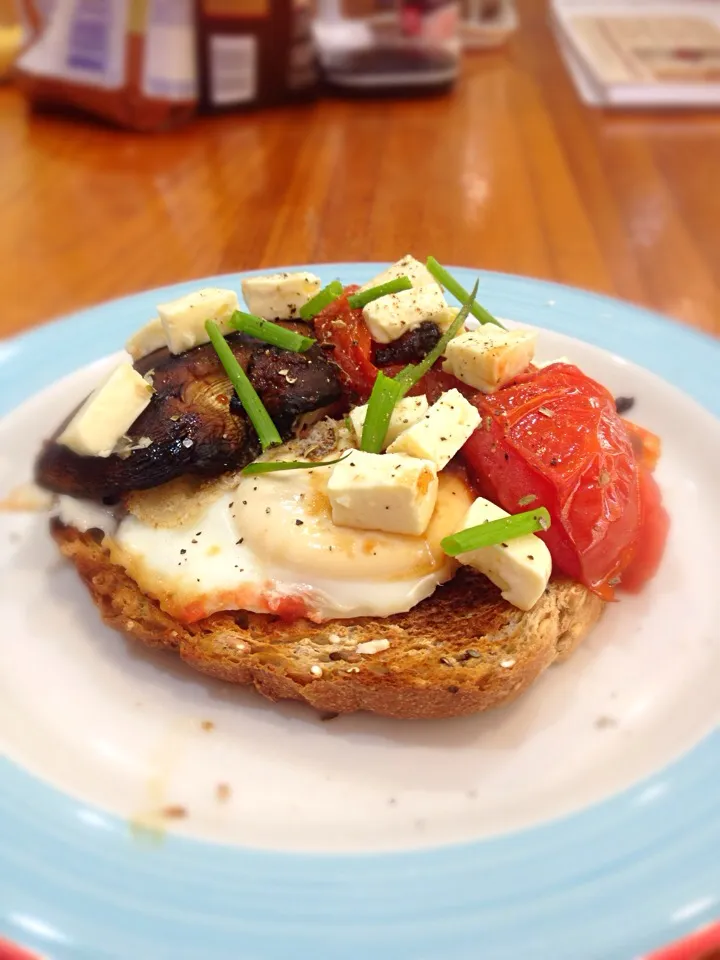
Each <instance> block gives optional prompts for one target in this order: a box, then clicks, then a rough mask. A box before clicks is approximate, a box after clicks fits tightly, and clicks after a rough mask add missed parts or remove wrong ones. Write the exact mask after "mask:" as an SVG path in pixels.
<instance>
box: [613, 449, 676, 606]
mask: <svg viewBox="0 0 720 960" xmlns="http://www.w3.org/2000/svg"><path fill="white" fill-rule="evenodd" d="M650 436H654V434H650ZM639 480H640V531H639V534H638V537H637V540H636V542H635V550H634V552H633V556H632V560H631V561H630V564H629V566H628V567H627V569H626V570H624V571H623V574H622V586H623V589H624V590H629V591H630V592H631V593H637V592H638V590H640V589H641V587H643V586H644V585H645V584H646V583H647V581H648V580H651V579H652V578H653V577H654V576H655V574H656V573H657V569H658V567H659V566H660V561H661V560H662V556H663V553H664V551H665V542H666V540H667V535H668V531H669V529H670V517H669V516H668V512H667V510H666V509H665V507H664V506H663V503H662V496H661V494H660V487H658V485H657V482H656V480H655V477H653V475H652V474H651V473H650V470H649V468H648V467H646V466H645V465H644V464H642V463H641V464H640V467H639Z"/></svg>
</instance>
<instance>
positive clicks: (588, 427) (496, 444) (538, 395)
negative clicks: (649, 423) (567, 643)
mask: <svg viewBox="0 0 720 960" xmlns="http://www.w3.org/2000/svg"><path fill="white" fill-rule="evenodd" d="M474 402H475V404H476V406H477V408H478V410H479V411H480V414H481V416H482V424H481V427H480V428H479V429H478V430H476V431H475V434H474V435H473V436H472V437H471V438H470V440H469V441H468V442H467V444H466V445H465V447H464V448H463V453H464V456H465V460H466V462H467V464H468V467H469V468H470V471H471V474H472V476H473V478H474V480H475V482H476V484H477V486H478V489H479V490H480V491H481V493H482V494H483V495H484V496H487V497H488V498H489V499H491V500H494V501H495V502H496V503H499V504H500V505H501V506H502V507H503V508H504V509H505V510H507V511H508V512H509V513H517V512H518V511H520V510H522V509H530V508H531V506H533V505H534V506H545V507H547V509H548V510H549V511H550V515H551V517H552V525H551V527H550V529H549V530H547V531H546V532H544V533H543V534H541V536H542V537H543V539H544V540H545V542H546V543H547V545H548V547H549V549H550V552H551V553H552V557H553V563H554V565H555V568H556V569H557V570H560V571H561V572H563V573H565V574H566V575H567V576H569V577H572V578H573V579H575V580H579V581H580V582H581V583H584V584H586V585H587V586H589V587H591V588H592V589H594V590H595V591H596V592H597V593H599V594H600V595H601V596H603V597H605V598H607V599H611V598H612V596H613V587H614V586H615V584H616V583H617V582H618V580H619V578H620V575H621V574H622V572H623V571H624V570H625V569H626V568H627V567H628V565H629V564H630V563H631V560H632V558H633V555H634V554H635V555H636V556H637V557H638V561H637V562H638V570H639V571H640V572H641V571H642V570H643V569H645V570H650V569H651V567H652V566H653V564H652V563H651V562H650V561H649V560H647V561H643V562H641V561H640V555H639V553H637V552H636V548H637V543H638V537H639V532H640V528H641V519H642V517H641V513H642V511H641V508H640V496H641V484H640V480H639V471H638V466H637V463H636V460H635V455H634V453H633V448H632V444H631V441H630V438H629V436H628V432H627V430H626V428H625V425H624V423H623V421H622V419H621V418H620V417H619V416H618V414H617V413H616V410H615V403H614V401H613V398H612V396H611V395H610V393H608V391H607V390H606V389H605V388H604V387H602V386H600V384H599V383H596V382H595V381H594V380H591V379H590V378H589V377H587V376H585V374H584V373H582V372H581V371H580V370H579V369H578V368H577V367H575V366H572V365H571V364H563V363H557V364H552V365H551V366H549V367H545V368H544V369H543V370H540V371H532V372H530V373H528V374H526V375H524V376H522V377H519V378H518V379H517V380H516V381H514V382H513V383H512V384H510V385H508V386H507V387H505V388H503V389H502V390H499V391H498V392H497V393H495V394H492V395H490V396H483V395H482V394H477V395H476V397H475V398H474ZM653 562H654V560H653Z"/></svg>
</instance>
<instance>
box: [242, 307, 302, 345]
mask: <svg viewBox="0 0 720 960" xmlns="http://www.w3.org/2000/svg"><path fill="white" fill-rule="evenodd" d="M230 323H231V324H232V326H233V327H235V329H236V330H240V332H241V333H247V334H248V335H249V336H251V337H255V338H256V339H257V340H263V341H264V342H265V343H271V344H272V345H273V346H274V347H282V348H283V350H292V351H293V352H294V353H304V352H305V351H306V350H309V349H310V347H311V346H312V345H313V344H314V343H315V341H314V340H313V339H312V337H305V336H303V335H302V334H301V333H296V332H295V331H294V330H286V329H285V327H281V326H280V324H278V323H273V322H272V321H271V320H263V318H262V317H256V316H255V314H253V313H243V311H242V310H236V311H235V312H234V313H233V315H232V316H231V317H230Z"/></svg>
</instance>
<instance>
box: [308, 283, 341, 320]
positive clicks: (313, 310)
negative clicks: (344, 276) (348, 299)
mask: <svg viewBox="0 0 720 960" xmlns="http://www.w3.org/2000/svg"><path fill="white" fill-rule="evenodd" d="M342 292H343V285H342V284H341V283H340V281H339V280H333V281H332V283H329V284H328V285H327V286H326V287H323V288H322V290H320V291H318V293H316V294H315V296H314V297H312V298H311V299H310V300H308V302H307V303H304V304H303V305H302V306H301V307H300V316H301V318H302V319H303V320H312V318H313V317H314V316H317V314H318V313H320V311H321V310H324V309H325V307H327V306H329V305H330V304H331V303H332V302H333V300H337V298H338V297H339V296H341V294H342Z"/></svg>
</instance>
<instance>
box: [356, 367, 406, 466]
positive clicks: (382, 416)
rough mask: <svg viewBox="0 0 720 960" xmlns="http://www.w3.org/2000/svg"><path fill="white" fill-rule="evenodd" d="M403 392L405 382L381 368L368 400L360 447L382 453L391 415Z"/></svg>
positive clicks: (370, 451) (367, 451) (366, 450)
mask: <svg viewBox="0 0 720 960" xmlns="http://www.w3.org/2000/svg"><path fill="white" fill-rule="evenodd" d="M402 394H403V384H402V383H400V382H399V381H398V380H393V379H392V377H387V376H385V374H384V373H383V372H382V370H380V371H379V372H378V375H377V377H376V378H375V383H374V385H373V388H372V393H371V394H370V399H369V400H368V407H367V414H366V415H365V423H364V424H363V430H362V437H361V439H360V449H361V450H364V451H365V452H366V453H380V451H381V450H382V448H383V443H384V442H385V437H386V436H387V431H388V424H389V423H390V417H391V416H392V412H393V410H394V409H395V404H396V403H397V402H398V400H399V399H400V397H401V396H402Z"/></svg>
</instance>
